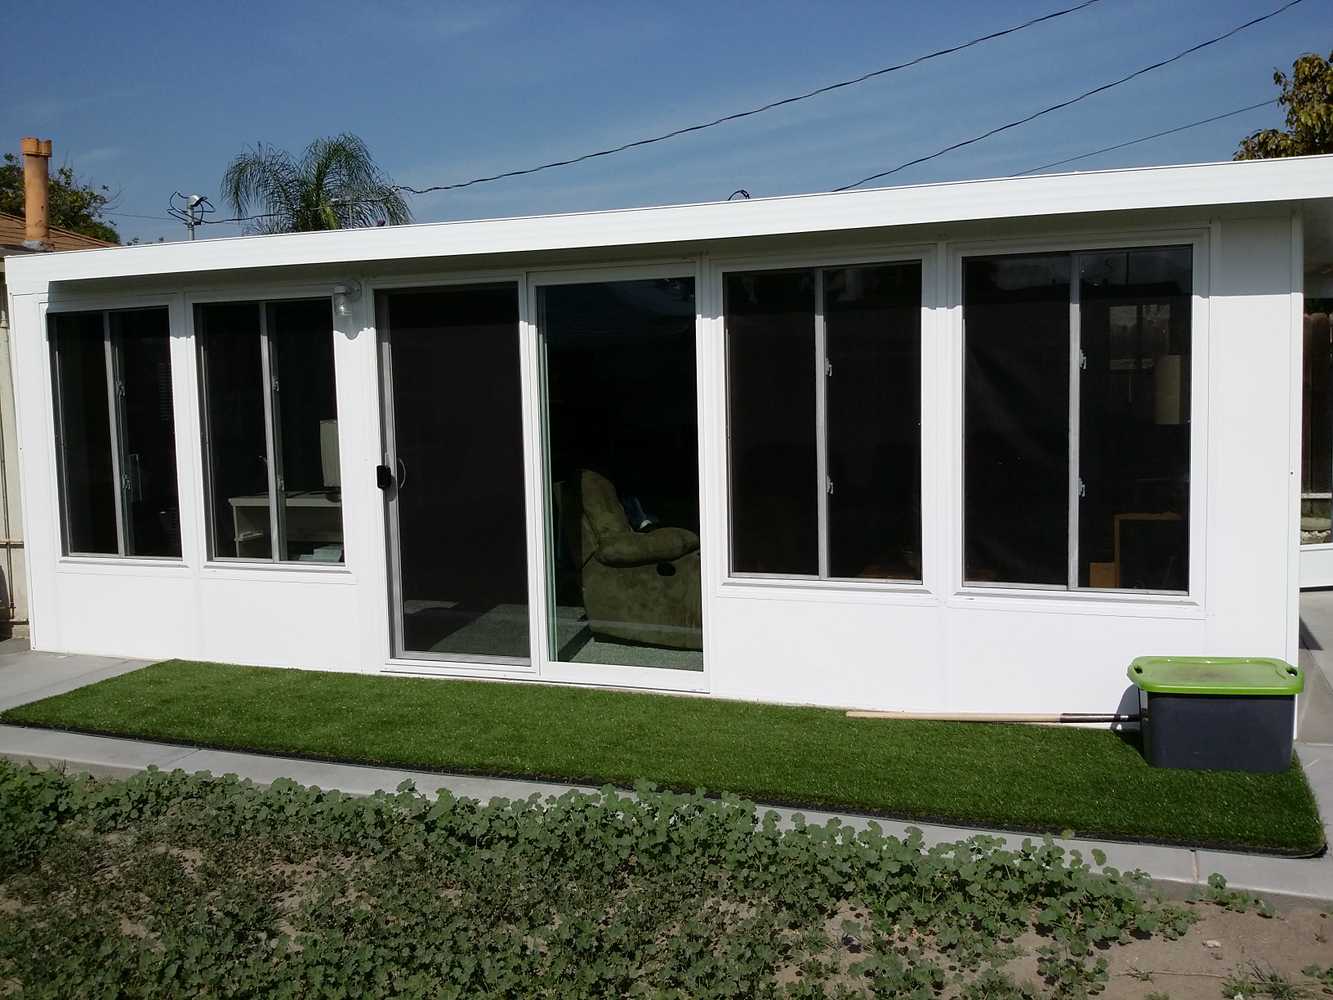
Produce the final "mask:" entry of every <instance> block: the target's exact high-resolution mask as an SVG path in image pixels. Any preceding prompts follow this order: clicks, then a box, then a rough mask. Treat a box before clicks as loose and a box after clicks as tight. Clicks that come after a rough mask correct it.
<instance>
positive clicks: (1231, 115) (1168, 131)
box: [1009, 97, 1278, 177]
mask: <svg viewBox="0 0 1333 1000" xmlns="http://www.w3.org/2000/svg"><path fill="white" fill-rule="evenodd" d="M1277 102H1278V99H1277V98H1276V97H1272V98H1269V99H1268V100H1266V101H1260V102H1259V103H1258V104H1250V105H1247V106H1246V107H1243V108H1237V109H1236V110H1235V111H1227V112H1225V113H1224V114H1220V115H1213V116H1212V117H1211V118H1200V119H1199V120H1198V121H1196V122H1190V123H1189V124H1188V125H1177V126H1176V127H1175V128H1169V129H1165V130H1163V131H1161V132H1154V133H1153V134H1152V135H1143V136H1139V138H1137V139H1130V140H1129V141H1128V142H1118V143H1116V144H1115V145H1114V146H1103V147H1102V148H1101V149H1094V150H1093V151H1092V152H1090V153H1079V154H1078V156H1069V157H1066V158H1065V159H1063V160H1056V161H1054V162H1053V163H1043V164H1042V165H1041V166H1040V167H1029V168H1028V169H1027V170H1023V171H1020V172H1019V173H1016V174H1010V175H1009V176H1010V177H1025V176H1026V175H1028V174H1035V173H1037V172H1038V171H1040V170H1050V169H1051V167H1062V166H1064V165H1065V164H1066V163H1073V162H1074V161H1075V160H1086V159H1088V158H1089V157H1091V156H1100V155H1101V154H1102V153H1110V152H1113V151H1115V150H1117V149H1124V148H1125V147H1126V146H1136V145H1138V144H1139V143H1141V142H1148V141H1149V140H1150V139H1160V138H1162V136H1164V135H1174V134H1175V133H1177V132H1184V131H1185V130H1186V129H1191V128H1198V127H1199V126H1200V125H1208V124H1210V123H1212V122H1220V121H1222V119H1224V118H1234V117H1236V115H1243V114H1244V113H1245V112H1247V111H1253V110H1255V108H1266V107H1268V106H1269V105H1270V104H1276V103H1277Z"/></svg>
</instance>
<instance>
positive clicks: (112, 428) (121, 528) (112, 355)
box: [42, 300, 185, 565]
mask: <svg viewBox="0 0 1333 1000" xmlns="http://www.w3.org/2000/svg"><path fill="white" fill-rule="evenodd" d="M136 312H162V313H164V314H165V316H166V321H167V347H168V355H167V356H168V359H169V360H170V359H171V352H170V345H171V341H172V339H173V334H174V333H175V330H176V323H175V322H174V319H175V317H174V316H173V315H172V313H173V305H172V302H171V301H170V300H163V301H145V302H131V303H128V304H124V305H110V304H106V305H98V304H96V303H88V304H86V305H85V304H82V303H79V302H74V301H72V302H70V303H68V304H65V305H62V306H61V307H60V308H51V307H50V306H49V304H48V306H47V308H46V309H45V310H44V311H43V314H42V318H43V325H44V329H45V335H46V341H47V362H48V365H49V374H50V387H51V410H50V412H51V423H52V431H53V435H52V442H53V445H54V449H55V450H54V453H53V458H54V464H55V479H56V500H57V504H58V507H59V517H58V520H59V543H60V544H59V554H60V555H59V557H60V559H61V560H62V561H66V560H78V561H89V560H111V561H113V562H116V563H127V562H146V563H151V564H157V565H163V564H167V565H170V564H173V563H175V564H180V563H183V562H184V561H185V537H184V510H183V507H182V501H181V488H180V486H181V482H180V471H181V456H180V442H179V427H178V421H177V419H176V417H177V412H176V400H175V395H176V371H175V365H174V364H173V365H172V374H171V386H172V427H171V435H172V441H173V443H174V445H175V448H174V450H175V455H174V459H175V462H176V476H175V478H176V511H177V520H178V524H180V525H181V529H180V537H179V538H178V542H179V544H180V548H181V551H180V553H179V554H178V555H174V556H158V555H147V554H140V553H131V552H128V551H127V549H128V548H129V545H130V541H131V539H132V537H133V527H132V525H131V523H130V511H129V505H128V504H127V503H126V501H125V490H126V488H127V484H126V481H125V471H124V470H125V464H126V459H125V431H124V426H123V425H124V423H125V401H124V396H123V394H122V392H121V391H120V387H119V382H120V371H121V367H122V355H123V349H122V347H121V344H120V342H119V341H120V339H121V338H117V337H115V336H114V335H113V334H112V330H111V314H112V313H120V314H124V313H136ZM92 315H96V316H99V317H100V318H101V327H102V333H101V341H102V350H103V358H104V365H105V372H106V407H107V425H108V426H107V432H108V437H109V444H110V450H111V476H112V497H113V502H114V504H115V513H114V516H115V521H116V551H115V552H81V551H77V550H75V549H74V548H73V547H72V546H71V545H70V542H69V513H70V512H69V490H68V488H67V483H68V480H69V472H68V469H67V456H66V449H65V429H64V420H65V408H64V400H63V398H62V394H61V386H60V370H61V369H60V352H59V350H58V347H57V343H56V339H55V337H54V336H53V333H54V329H53V325H54V322H55V321H56V318H57V317H60V316H92Z"/></svg>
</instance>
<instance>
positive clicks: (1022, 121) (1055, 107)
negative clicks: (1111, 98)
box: [833, 0, 1304, 191]
mask: <svg viewBox="0 0 1333 1000" xmlns="http://www.w3.org/2000/svg"><path fill="white" fill-rule="evenodd" d="M1302 2H1304V0H1288V2H1287V3H1285V4H1283V5H1282V6H1281V7H1279V8H1277V9H1276V10H1273V11H1270V12H1269V13H1267V14H1264V15H1262V16H1261V17H1256V18H1254V19H1253V20H1250V21H1246V22H1245V23H1244V24H1238V25H1237V26H1236V27H1234V28H1232V29H1231V30H1230V31H1227V32H1225V33H1223V34H1221V35H1217V36H1215V37H1213V38H1210V39H1208V40H1207V41H1204V42H1200V43H1199V44H1198V45H1191V46H1190V47H1189V48H1187V49H1184V50H1182V51H1180V52H1177V53H1176V54H1175V55H1173V56H1171V57H1170V58H1169V59H1163V60H1161V61H1160V62H1155V63H1152V64H1151V65H1149V66H1144V67H1143V68H1142V69H1136V70H1135V71H1134V72H1132V73H1128V74H1126V75H1125V76H1122V77H1120V78H1119V79H1118V80H1112V81H1111V82H1110V83H1103V84H1102V85H1101V86H1099V87H1093V88H1092V89H1091V90H1086V91H1084V92H1083V93H1081V94H1079V95H1078V96H1077V97H1071V98H1070V99H1069V100H1067V101H1061V102H1060V103H1059V104H1052V105H1051V106H1050V107H1047V108H1042V109H1041V110H1040V111H1034V112H1033V113H1032V114H1030V115H1026V116H1024V117H1023V118H1018V119H1015V120H1014V121H1011V122H1008V123H1006V124H1004V125H997V126H996V127H995V128H993V129H989V130H987V131H985V132H982V133H981V134H980V135H974V136H973V137H972V138H970V139H964V140H962V141H961V142H955V143H953V144H952V145H950V146H945V147H944V148H943V149H937V150H936V151H935V152H933V153H927V154H926V155H925V156H918V157H917V158H916V159H914V160H908V161H907V162H905V163H900V164H898V165H897V166H896V167H892V168H890V169H888V170H881V171H880V172H879V173H876V174H871V175H870V176H869V177H862V178H861V179H860V180H859V181H853V182H852V183H851V184H844V185H842V186H841V187H836V188H834V189H833V190H834V191H849V190H851V189H852V188H856V187H860V186H861V185H862V184H868V183H869V182H870V181H877V180H879V179H880V178H881V177H888V176H889V175H890V174H896V173H898V172H899V171H900V170H906V169H907V168H908V167H914V166H916V165H917V164H919V163H925V162H926V161H927V160H933V159H935V158H936V157H939V156H943V155H944V154H945V153H952V152H953V151H954V150H957V149H962V148H963V147H964V146H970V145H972V144H973V143H976V142H981V140H983V139H989V138H990V137H991V136H993V135H998V134H999V133H1000V132H1006V131H1008V130H1009V129H1011V128H1017V127H1018V126H1020V125H1026V124H1027V123H1028V122H1030V121H1033V120H1035V119H1037V118H1040V117H1042V116H1043V115H1049V114H1050V113H1051V112H1053V111H1060V110H1061V109H1063V108H1067V107H1069V106H1070V105H1073V104H1077V103H1078V102H1079V101H1084V100H1087V99H1088V98H1089V97H1092V96H1093V95H1094V94H1100V93H1103V92H1105V91H1108V90H1110V89H1111V88H1112V87H1118V86H1120V85H1121V84H1122V83H1128V82H1129V81H1130V80H1133V79H1135V78H1136V77H1140V76H1143V75H1144V74H1145V73H1151V72H1152V71H1153V70H1157V69H1161V68H1162V67H1163V66H1169V65H1171V64H1172V63H1173V62H1176V61H1177V60H1179V59H1184V58H1185V57H1186V56H1188V55H1190V54H1192V53H1194V52H1198V51H1199V50H1200V49H1206V48H1208V46H1210V45H1216V44H1217V43H1218V42H1221V41H1225V40H1226V39H1228V38H1230V37H1231V36H1232V35H1235V34H1237V33H1238V32H1241V31H1244V30H1245V29H1246V28H1252V27H1254V26H1255V25H1256V24H1262V23H1263V22H1264V21H1267V20H1268V19H1269V18H1273V17H1277V15H1279V14H1281V13H1282V12H1283V11H1285V10H1290V9H1291V8H1292V7H1295V6H1296V5H1297V4H1298V3H1302Z"/></svg>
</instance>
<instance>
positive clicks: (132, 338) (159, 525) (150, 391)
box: [111, 309, 181, 556]
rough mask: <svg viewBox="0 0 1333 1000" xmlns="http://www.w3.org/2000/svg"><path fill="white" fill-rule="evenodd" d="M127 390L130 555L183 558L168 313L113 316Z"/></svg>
mask: <svg viewBox="0 0 1333 1000" xmlns="http://www.w3.org/2000/svg"><path fill="white" fill-rule="evenodd" d="M111 338H112V343H113V344H114V345H115V347H116V350H117V371H118V375H119V378H120V383H121V387H122V391H121V402H120V406H121V421H122V423H121V451H122V454H123V458H122V462H123V464H124V470H123V471H124V479H125V501H126V504H125V505H126V518H127V521H128V530H127V532H126V539H125V551H126V554H127V555H137V556H179V555H180V554H181V535H180V506H179V502H178V500H177V492H176V421H175V415H174V412H173V410H172V404H171V339H170V324H169V320H168V315H167V311H166V310H165V309H142V310H135V311H133V312H119V313H115V312H113V313H111Z"/></svg>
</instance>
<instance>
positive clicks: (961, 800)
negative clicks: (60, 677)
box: [0, 660, 1324, 854]
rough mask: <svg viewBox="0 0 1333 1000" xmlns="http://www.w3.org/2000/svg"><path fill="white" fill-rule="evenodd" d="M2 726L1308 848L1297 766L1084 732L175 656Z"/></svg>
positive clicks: (925, 816) (1038, 828) (1308, 808)
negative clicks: (1146, 754)
mask: <svg viewBox="0 0 1333 1000" xmlns="http://www.w3.org/2000/svg"><path fill="white" fill-rule="evenodd" d="M0 720H3V721H4V722H7V723H15V724H19V725H34V726H46V727H53V728H60V729H70V730H77V731H81V732H92V733H110V734H114V735H120V736H134V737H139V738H145V739H156V740H165V741H168V742H180V743H191V744H197V745H200V746H208V747H217V748H222V749H229V750H258V751H265V752H269V753H279V754H294V755H299V756H303V757H315V758H323V759H329V760H342V761H353V762H357V763H365V764H377V765H389V766H398V767H411V768H422V769H427V770H439V771H451V772H459V773H472V774H490V775H503V776H513V777H526V778H544V779H554V780H559V781H569V782H575V783H580V784H604V783H610V784H617V785H631V784H633V783H634V782H636V781H639V780H648V781H652V782H655V783H657V784H658V785H660V786H662V787H666V788H672V789H678V790H694V789H696V788H705V789H707V790H709V791H710V792H720V791H729V792H736V793H738V794H740V795H743V796H746V797H748V798H753V799H757V800H759V801H762V802H771V803H781V804H789V805H796V806H805V807H814V808H826V809H842V810H854V811H861V812H868V813H874V814H879V815H884V816H892V817H896V818H900V819H908V820H916V821H920V822H941V823H957V824H962V825H967V826H981V827H992V828H998V829H1013V830H1030V831H1035V832H1051V833H1060V832H1061V831H1068V830H1072V831H1074V832H1076V833H1077V834H1078V835H1079V836H1084V837H1104V838H1109V839H1129V840H1145V841H1157V842H1163V843H1173V844H1188V845H1194V846H1207V847H1231V848H1240V849H1247V850H1259V851H1265V852H1271V853H1280V854H1308V853H1313V852H1316V851H1318V850H1319V849H1320V848H1321V847H1322V846H1323V843H1324V837H1323V829H1322V827H1321V824H1320V820H1319V814H1318V810H1317V808H1316V806H1315V803H1314V797H1313V795H1312V794H1311V792H1310V788H1309V785H1308V784H1307V783H1306V780H1305V775H1304V774H1303V773H1302V771H1301V769H1300V766H1299V764H1297V763H1293V764H1292V767H1291V769H1290V770H1289V771H1287V772H1285V773H1283V774H1275V775H1259V774H1243V773H1238V772H1198V771H1171V770H1161V769H1155V768H1150V767H1148V766H1147V764H1146V763H1145V762H1144V760H1143V758H1142V756H1140V754H1139V751H1138V748H1137V746H1136V745H1135V743H1134V742H1133V741H1132V740H1130V739H1126V738H1124V737H1121V736H1119V735H1117V734H1115V733H1111V732H1106V731H1101V730H1087V729H1056V728H1051V727H1037V726H1031V727H1029V726H1009V725H982V724H976V723H947V722H906V721H899V720H892V721H889V720H854V719H847V718H846V717H845V716H844V715H843V714H842V713H841V712H837V711H829V710H826V709H817V708H788V707H782V706H777V705H757V704H749V703H741V702H730V701H720V700H710V699H702V698H683V697H672V696H667V695H652V694H637V693H628V692H613V691H597V690H587V689H580V688H560V687H548V686H541V685H534V684H497V683H487V682H481V681H436V680H427V679H416V678H386V677H369V676H364V675H359V674H342V673H321V672H315V671H305V670H274V669H268V668H263V667H237V666H228V665H223V664H212V663H196V662H189V661H180V660H170V661H167V662H164V663H158V664H155V665H153V666H150V667H146V668H144V669H143V670H137V671H134V672H132V673H129V674H124V675H122V676H120V677H115V678H112V679H110V680H105V681H102V682H100V683H98V684H93V685H90V686H88V687H83V688H79V689H77V690H75V691H71V692H69V693H68V694H63V695H58V696H56V697H54V698H47V699H45V700H43V701H38V702H34V703H32V704H30V705H23V706H21V707H18V708H14V709H11V710H9V711H7V712H5V713H4V714H3V716H0Z"/></svg>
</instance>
